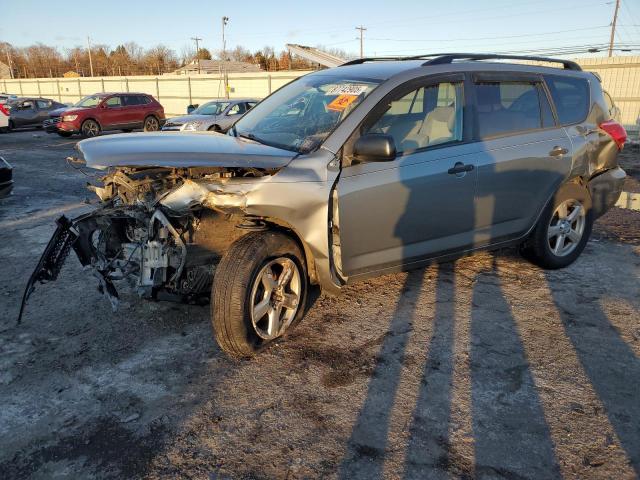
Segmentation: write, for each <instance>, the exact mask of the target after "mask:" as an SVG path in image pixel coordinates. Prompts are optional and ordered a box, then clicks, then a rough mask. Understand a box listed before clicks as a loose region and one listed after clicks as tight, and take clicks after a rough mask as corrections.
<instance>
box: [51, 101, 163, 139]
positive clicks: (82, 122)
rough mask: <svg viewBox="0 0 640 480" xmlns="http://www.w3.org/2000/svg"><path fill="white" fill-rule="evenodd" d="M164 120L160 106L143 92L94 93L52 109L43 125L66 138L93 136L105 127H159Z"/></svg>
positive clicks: (126, 128) (127, 129)
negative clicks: (76, 101) (55, 109)
mask: <svg viewBox="0 0 640 480" xmlns="http://www.w3.org/2000/svg"><path fill="white" fill-rule="evenodd" d="M163 122H164V109H163V108H162V105H160V104H159V103H158V101H157V100H156V99H155V98H153V97H152V96H151V95H147V94H145V93H97V94H95V95H89V96H88V97H84V98H83V99H82V100H80V101H79V102H78V103H76V104H75V105H74V106H73V107H69V108H67V109H63V110H61V111H54V112H52V113H51V115H50V118H49V119H48V120H47V121H45V122H44V124H43V126H44V128H45V130H46V131H47V132H49V133H53V132H55V133H57V134H58V135H60V136H63V137H69V136H71V135H73V134H76V133H79V134H82V135H83V136H85V137H95V136H96V135H99V134H100V132H102V131H106V130H122V131H124V132H130V131H132V130H134V129H136V128H142V129H143V130H144V131H145V132H154V131H156V130H159V129H160V127H161V126H162V123H163Z"/></svg>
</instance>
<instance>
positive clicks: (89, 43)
mask: <svg viewBox="0 0 640 480" xmlns="http://www.w3.org/2000/svg"><path fill="white" fill-rule="evenodd" d="M87 49H88V50H89V70H90V71H91V76H92V77H93V59H92V58H91V39H90V38H89V37H87Z"/></svg>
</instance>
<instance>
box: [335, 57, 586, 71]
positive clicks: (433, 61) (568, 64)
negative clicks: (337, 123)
mask: <svg viewBox="0 0 640 480" xmlns="http://www.w3.org/2000/svg"><path fill="white" fill-rule="evenodd" d="M422 59H429V60H427V61H426V62H424V63H423V64H422V65H423V66H426V65H443V64H447V63H452V62H453V61H454V60H527V61H534V62H549V63H560V64H562V66H563V67H564V68H565V69H566V70H575V71H582V68H581V67H580V65H578V64H577V63H576V62H572V61H571V60H562V59H558V58H550V57H537V56H528V55H527V56H524V55H500V54H496V53H428V54H424V55H413V56H408V57H365V58H356V59H355V60H350V61H348V62H345V63H343V64H342V65H340V66H341V67H344V66H346V65H359V64H361V63H365V62H379V61H385V60H386V61H394V60H396V61H398V60H422Z"/></svg>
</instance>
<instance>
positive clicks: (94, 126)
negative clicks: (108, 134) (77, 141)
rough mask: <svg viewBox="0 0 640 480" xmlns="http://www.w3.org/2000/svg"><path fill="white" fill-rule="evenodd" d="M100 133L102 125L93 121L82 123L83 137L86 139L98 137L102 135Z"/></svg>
mask: <svg viewBox="0 0 640 480" xmlns="http://www.w3.org/2000/svg"><path fill="white" fill-rule="evenodd" d="M100 131H101V128H100V124H99V123H98V122H96V121H95V120H91V119H89V120H85V121H84V122H82V126H81V127H80V132H81V133H82V136H83V137H86V138H91V137H97V136H98V135H100Z"/></svg>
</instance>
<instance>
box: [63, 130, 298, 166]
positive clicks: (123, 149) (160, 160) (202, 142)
mask: <svg viewBox="0 0 640 480" xmlns="http://www.w3.org/2000/svg"><path fill="white" fill-rule="evenodd" d="M76 148H77V149H78V151H79V152H80V153H81V154H82V155H83V157H84V159H85V161H86V163H87V166H88V167H92V168H98V169H104V168H108V167H167V168H187V167H239V168H243V167H244V168H249V167H253V168H267V169H270V168H281V167H284V166H285V165H287V164H288V163H289V162H290V161H291V159H292V158H293V157H294V156H295V155H296V153H295V152H291V151H289V150H283V149H280V148H275V147H270V146H268V145H262V144H260V143H257V142H253V141H251V140H245V139H242V138H236V137H231V136H228V135H221V134H214V133H210V132H193V133H183V132H154V133H125V134H119V135H108V136H104V137H98V138H91V139H88V140H83V141H82V142H79V143H78V144H77V146H76Z"/></svg>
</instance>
